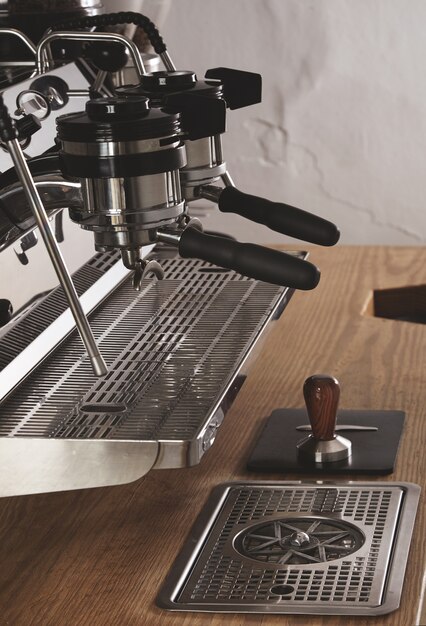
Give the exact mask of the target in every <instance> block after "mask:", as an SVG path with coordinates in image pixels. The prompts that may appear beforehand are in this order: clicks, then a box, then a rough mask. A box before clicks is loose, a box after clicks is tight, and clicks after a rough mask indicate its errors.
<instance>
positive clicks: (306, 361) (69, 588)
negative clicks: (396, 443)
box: [0, 247, 426, 626]
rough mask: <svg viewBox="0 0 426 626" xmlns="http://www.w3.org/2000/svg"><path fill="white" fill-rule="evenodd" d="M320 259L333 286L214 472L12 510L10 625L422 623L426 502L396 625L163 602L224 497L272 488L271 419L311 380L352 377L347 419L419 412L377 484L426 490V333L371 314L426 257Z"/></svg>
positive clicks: (1, 577) (1, 549)
mask: <svg viewBox="0 0 426 626" xmlns="http://www.w3.org/2000/svg"><path fill="white" fill-rule="evenodd" d="M311 260H312V261H313V262H314V263H318V265H319V266H320V267H321V270H322V279H321V282H320V284H319V287H318V288H317V289H316V290H315V291H314V292H309V293H308V292H306V293H305V292H303V293H302V292H299V293H296V294H295V296H294V299H293V301H292V302H291V303H290V305H289V307H288V308H287V309H286V310H285V312H284V314H283V316H282V317H281V319H280V320H279V321H278V322H277V323H276V324H275V326H274V327H273V329H272V330H271V332H270V334H269V336H268V337H267V339H266V341H265V343H264V345H263V349H262V351H261V352H260V354H259V355H258V358H257V360H256V361H255V362H254V363H253V364H252V365H251V368H250V370H249V377H248V379H247V381H246V383H245V385H244V387H243V389H242V390H241V392H240V394H239V396H238V397H237V399H236V401H235V403H234V405H233V407H232V409H231V410H230V412H229V413H228V415H227V417H226V419H225V421H224V424H223V426H222V428H221V430H220V432H219V434H218V437H217V440H216V443H215V445H214V446H213V448H212V449H211V450H210V451H209V453H208V454H206V455H205V457H204V458H203V459H202V461H201V463H200V465H198V466H196V467H193V468H190V469H184V470H167V471H166V470H163V471H151V472H150V473H149V474H148V475H147V476H145V477H144V478H143V479H141V480H139V481H137V482H136V483H132V484H129V485H124V486H119V487H110V488H102V489H93V490H85V491H76V492H68V493H57V494H47V495H39V496H28V497H20V498H8V499H3V500H0V563H1V566H0V624H1V625H2V626H3V624H5V625H6V624H7V625H13V626H31V625H34V626H39V625H40V626H66V625H73V626H79V625H81V626H86V625H87V626H89V625H90V626H109V625H115V624H117V625H120V626H122V625H126V626H133V625H135V626H136V625H138V626H139V625H141V624H142V625H143V624H149V625H150V626H159V625H161V626H207V625H209V626H219V625H225V624H226V625H227V626H240V625H241V626H242V625H245V624H259V625H268V626H269V625H271V626H274V625H275V624H276V625H277V626H278V625H280V626H302V625H304V624H306V623H309V624H310V625H312V626H340V625H341V624H342V623H343V622H344V623H345V626H361V625H364V624H368V625H370V624H372V625H375V626H413V625H414V624H415V623H416V614H417V611H418V607H419V603H420V596H421V583H422V577H423V570H424V563H425V550H426V542H425V541H424V535H425V516H424V507H423V506H422V505H421V506H420V510H419V513H418V516H417V520H416V526H415V532H414V537H413V542H412V546H411V551H410V556H409V561H408V571H407V574H406V578H405V584H404V591H403V594H402V602H401V607H400V609H399V610H398V611H396V612H395V613H392V614H390V615H388V616H381V617H378V618H366V617H364V618H363V617H361V618H356V617H346V616H345V617H338V616H336V617H331V616H323V617H311V616H309V617H306V616H291V615H289V616H267V615H264V616H262V615H255V616H253V615H251V616H250V615H219V614H200V613H198V614H197V613H168V612H165V611H162V610H160V609H158V608H157V607H156V606H155V597H156V594H157V592H158V590H159V589H160V586H161V585H162V582H163V580H164V577H165V575H166V573H167V572H168V571H169V568H170V567H171V565H172V563H173V560H174V558H175V556H176V555H177V553H178V552H179V550H180V548H181V546H182V544H183V542H184V540H185V537H186V535H187V533H188V532H189V529H190V527H191V526H192V524H193V522H194V520H195V518H196V516H197V514H198V513H199V511H200V510H201V508H202V507H203V505H204V503H205V501H206V499H207V497H208V495H209V492H210V489H211V488H212V487H213V486H215V485H216V484H218V483H220V482H223V481H228V480H233V479H238V480H241V479H248V480H253V479H259V480H264V479H265V475H256V474H253V473H249V472H247V470H246V469H245V464H246V460H247V458H248V456H249V454H250V451H251V449H252V447H253V445H254V442H255V440H256V438H257V437H258V435H259V432H260V431H261V428H262V424H263V421H264V418H266V417H267V416H268V415H269V414H270V413H271V412H272V410H273V409H276V408H278V407H283V408H285V407H297V406H303V396H302V385H303V381H304V380H305V379H306V378H307V377H308V376H309V375H311V374H313V373H315V372H318V371H320V372H321V371H325V372H328V373H330V374H332V375H333V376H336V378H337V379H338V380H339V381H340V383H341V400H340V406H341V408H343V409H344V408H353V409H354V408H361V409H367V408H368V409H401V410H403V411H405V412H406V427H405V432H404V435H403V440H402V444H401V448H400V452H399V456H398V460H397V465H396V470H395V473H394V474H393V475H391V476H389V477H386V478H385V479H384V478H383V477H378V478H374V477H372V478H371V480H379V481H382V480H389V481H394V480H397V481H400V480H403V481H411V482H415V483H418V484H421V485H422V486H423V487H424V476H425V469H426V468H425V464H426V461H425V459H426V455H425V453H424V446H425V437H424V435H425V423H426V397H425V394H426V392H425V389H426V384H425V383H426V380H425V378H426V326H425V325H420V324H411V323H408V322H396V321H393V320H387V319H381V318H374V317H371V316H365V315H362V314H361V311H362V310H363V309H364V305H365V302H366V301H367V299H368V297H369V294H371V292H372V290H373V289H385V288H391V287H394V286H403V285H405V284H410V285H415V284H420V283H422V282H423V283H424V282H426V250H425V249H423V250H421V249H419V248H393V247H383V248H364V247H352V248H344V247H340V248H336V249H331V250H330V249H327V250H322V249H317V248H315V249H313V250H312V254H311ZM267 478H268V479H270V480H275V479H278V480H279V479H290V480H294V479H295V478H298V477H297V476H293V475H292V476H282V475H273V474H271V475H268V477H267ZM300 478H302V479H304V480H305V479H308V480H309V478H310V477H309V476H306V475H305V476H303V477H300ZM312 478H315V476H314V475H312ZM359 478H360V479H361V480H365V477H362V476H360V477H359ZM356 479H357V477H356V476H355V477H351V480H356Z"/></svg>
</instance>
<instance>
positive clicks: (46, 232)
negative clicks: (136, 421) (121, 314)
mask: <svg viewBox="0 0 426 626" xmlns="http://www.w3.org/2000/svg"><path fill="white" fill-rule="evenodd" d="M0 140H1V141H2V142H3V143H4V145H5V147H6V148H7V150H8V152H9V154H10V156H11V158H12V161H13V164H14V166H15V170H16V173H17V176H18V178H19V180H20V183H21V185H22V188H23V189H24V192H25V195H26V198H27V201H28V204H29V205H30V207H31V210H32V212H33V214H34V217H35V220H36V222H37V226H38V228H39V230H40V233H41V236H42V237H43V241H44V243H45V246H46V248H47V252H48V253H49V256H50V259H51V261H52V264H53V266H54V268H55V271H56V274H57V276H58V278H59V281H60V283H61V285H62V288H63V290H64V293H65V296H66V298H67V300H68V304H69V307H70V309H71V312H72V314H73V316H74V320H75V323H76V326H77V328H78V331H79V333H80V336H81V339H82V341H83V343H84V346H85V348H86V350H87V353H88V355H89V359H90V362H91V365H92V368H93V372H94V374H95V375H96V376H103V375H105V374H106V373H107V372H108V369H107V366H106V364H105V361H104V360H103V358H102V355H101V353H100V352H99V350H98V347H97V345H96V341H95V338H94V336H93V333H92V330H91V328H90V326H89V322H88V320H87V317H86V315H85V313H84V311H83V308H82V306H81V302H80V300H79V298H78V294H77V292H76V290H75V287H74V284H73V282H72V280H71V276H70V274H69V272H68V269H67V266H66V265H65V261H64V259H63V257H62V254H61V251H60V249H59V247H58V245H57V243H56V240H55V237H54V235H53V232H52V229H51V228H50V224H49V218H48V217H47V214H46V211H45V208H44V206H43V203H42V201H41V198H40V195H39V193H38V190H37V187H36V185H35V183H34V180H33V177H32V175H31V173H30V170H29V168H28V164H27V162H26V159H25V156H24V154H23V152H22V148H21V145H20V143H19V140H18V131H17V128H16V125H15V122H14V120H13V119H12V118H11V117H10V115H9V112H8V109H7V107H6V105H5V104H4V101H3V97H2V95H1V94H0Z"/></svg>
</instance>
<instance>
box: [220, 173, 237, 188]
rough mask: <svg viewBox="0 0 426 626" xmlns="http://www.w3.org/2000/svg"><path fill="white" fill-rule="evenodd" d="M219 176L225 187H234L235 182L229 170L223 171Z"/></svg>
mask: <svg viewBox="0 0 426 626" xmlns="http://www.w3.org/2000/svg"><path fill="white" fill-rule="evenodd" d="M221 178H222V181H223V184H224V185H225V187H235V183H234V181H233V180H232V178H231V176H230V174H229V172H225V173H224V174H222V175H221Z"/></svg>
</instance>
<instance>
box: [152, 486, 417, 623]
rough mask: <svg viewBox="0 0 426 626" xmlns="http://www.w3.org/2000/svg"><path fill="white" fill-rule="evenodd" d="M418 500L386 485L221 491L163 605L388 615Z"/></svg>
mask: <svg viewBox="0 0 426 626" xmlns="http://www.w3.org/2000/svg"><path fill="white" fill-rule="evenodd" d="M418 492H419V489H418V488H417V487H416V486H414V485H406V484H401V485H399V484H398V485H393V484H391V483H386V484H377V483H365V484H360V485H357V484H356V483H347V484H346V483H342V484H341V485H335V486H334V485H333V486H331V485H330V486H326V485H321V486H319V485H317V484H308V485H302V484H296V483H285V484H276V485H271V484H269V485H268V484H261V483H250V484H247V485H241V484H230V485H224V486H221V487H219V488H217V489H216V490H215V492H214V494H213V496H212V498H211V500H210V501H209V503H208V505H207V507H206V509H205V512H204V513H203V514H202V515H201V517H200V519H199V520H198V522H197V524H196V526H195V528H194V530H193V533H192V535H191V537H190V540H189V542H188V544H187V547H186V548H184V550H183V552H182V554H181V556H180V558H179V559H178V561H177V563H176V565H175V568H174V570H172V572H171V574H170V576H169V578H168V580H167V582H166V585H165V587H164V589H163V591H162V592H161V594H160V596H159V604H160V606H162V607H164V608H169V609H180V610H200V611H203V610H208V611H213V610H214V611H232V612H276V613H327V614H332V613H351V614H357V613H359V614H379V613H385V612H388V611H391V610H393V609H394V608H396V607H397V606H398V604H399V596H400V593H401V587H402V580H403V574H404V569H405V562H406V559H407V553H408V545H409V540H410V537H411V530H412V525H413V522H414V515H415V509H416V506H417V500H418ZM399 528H403V529H404V531H403V532H404V539H403V540H402V544H403V545H402V544H399V545H398V541H399ZM194 545H195V546H196V547H195V549H194ZM396 555H397V557H398V558H397V559H396V558H395V557H396ZM395 563H396V567H397V568H398V569H397V570H396V569H395V568H394V564H395ZM392 568H394V569H393V570H392ZM184 572H186V573H185V574H184Z"/></svg>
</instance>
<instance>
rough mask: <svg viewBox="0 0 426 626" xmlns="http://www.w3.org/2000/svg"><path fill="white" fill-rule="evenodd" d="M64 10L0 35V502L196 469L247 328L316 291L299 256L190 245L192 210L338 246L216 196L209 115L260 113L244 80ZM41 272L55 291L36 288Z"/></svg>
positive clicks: (314, 223)
mask: <svg viewBox="0 0 426 626" xmlns="http://www.w3.org/2000/svg"><path fill="white" fill-rule="evenodd" d="M29 4H31V3H29ZM36 4H37V3H36ZM62 4H63V3H62ZM68 4H69V3H68ZM77 4H79V3H77ZM53 5H55V3H52V6H53ZM55 6H59V7H61V2H57V3H56V5H55ZM78 9H79V10H78V11H75V12H74V13H72V11H71V10H70V11H69V12H68V13H64V11H63V10H62V13H61V12H60V11H59V12H58V14H55V12H54V11H50V13H48V14H47V15H48V16H45V23H42V24H41V25H40V23H39V22H37V24H36V26H37V27H38V28H39V31H40V32H38V33H34V32H32V31H31V28H34V29H35V26H34V20H32V19H31V15H30V14H29V13H28V12H27V13H25V12H24V13H22V14H19V12H18V13H17V14H16V15H15V17H16V18H17V17H19V18H20V20H21V21H19V20H18V21H15V22H12V23H13V24H14V26H13V27H12V26H10V23H11V21H10V20H9V21H8V19H7V18H8V16H7V15H6V16H3V21H1V24H2V25H3V27H2V28H1V30H0V49H1V50H2V61H1V64H0V79H1V106H0V140H1V148H2V151H1V153H0V170H1V174H0V276H1V283H0V284H1V291H0V495H1V496H10V495H20V494H29V493H39V492H47V491H58V490H67V489H78V488H85V487H95V486H101V485H111V484H120V483H124V482H129V481H131V480H135V479H137V478H139V477H140V476H142V475H143V474H145V473H146V472H148V471H149V470H150V469H151V468H154V469H161V468H178V467H184V466H190V465H194V464H196V463H197V462H199V460H200V458H201V457H202V455H203V454H204V453H205V452H206V451H207V450H208V449H209V448H210V447H211V445H212V444H213V442H214V439H215V435H216V432H217V429H218V428H219V426H220V424H221V421H222V419H223V417H224V414H225V412H226V410H227V408H228V407H229V405H230V403H231V402H232V400H233V398H234V397H235V395H236V393H237V392H238V390H239V388H240V387H241V385H242V383H243V382H244V378H245V374H244V371H245V370H244V367H245V364H246V362H247V359H248V357H249V355H250V352H251V351H252V349H253V347H254V345H255V344H256V343H257V341H258V339H259V337H260V335H261V334H262V332H263V331H264V329H265V327H266V326H267V324H268V323H269V322H270V321H271V320H274V319H275V318H277V317H278V316H279V315H280V313H281V312H282V310H283V309H284V307H285V305H286V304H287V302H288V300H289V298H290V297H291V295H292V293H293V291H294V290H295V289H305V290H309V289H313V288H314V287H315V286H316V285H317V283H318V280H319V271H318V269H317V268H316V267H315V265H313V264H312V263H310V262H308V261H307V260H306V255H305V254H304V253H302V252H301V253H284V252H279V251H277V250H272V249H269V248H266V247H262V246H258V245H253V244H245V243H244V244H243V243H239V242H237V241H235V240H233V239H232V238H231V237H228V236H226V234H210V233H206V232H203V226H202V223H201V222H200V221H199V220H198V219H195V218H193V217H192V216H191V205H192V203H193V202H196V201H199V200H200V199H204V200H208V201H211V202H213V203H214V204H216V205H217V206H218V208H219V210H220V211H222V212H233V213H238V214H239V215H241V216H243V217H245V218H247V219H249V220H252V221H253V222H257V223H260V224H265V225H267V226H269V227H270V228H271V229H273V230H275V231H278V232H281V233H283V234H286V235H290V236H292V237H295V238H298V239H301V240H304V241H308V242H312V243H316V244H321V245H325V246H330V245H334V244H335V243H336V242H337V240H338V238H339V232H338V230H337V228H336V227H335V226H334V225H333V224H331V223H330V222H328V221H326V220H324V219H322V218H320V217H317V216H314V215H312V214H310V213H307V212H305V211H302V210H300V209H296V208H294V207H291V206H288V205H285V204H281V203H274V202H271V201H268V200H265V199H263V198H258V197H255V196H250V195H248V194H246V193H244V192H242V191H239V190H238V189H237V188H236V187H235V186H234V183H233V180H232V178H231V175H230V173H229V171H228V168H227V164H226V161H225V159H224V155H223V150H222V142H221V138H222V135H223V133H224V132H225V118H226V113H227V109H230V110H234V109H239V108H241V107H246V106H251V105H254V104H256V103H258V102H260V101H261V77H260V76H259V75H257V74H253V73H250V72H243V71H238V70H234V69H229V68H223V67H217V68H213V69H209V70H208V71H206V73H205V76H204V77H203V78H201V79H200V78H199V77H197V76H196V75H195V73H194V72H192V71H189V70H184V71H183V70H180V69H177V68H176V66H175V64H174V61H173V60H172V58H171V56H170V54H169V52H168V50H167V48H166V45H165V43H164V41H163V40H162V38H161V36H160V34H159V32H158V30H157V28H156V27H155V25H154V24H153V23H152V22H151V21H150V20H149V19H148V18H147V17H145V16H143V15H141V14H138V13H132V12H120V13H113V14H104V13H103V12H102V9H101V8H100V7H99V5H98V4H97V3H90V2H88V3H85V4H84V6H83V5H80V4H79V7H78ZM46 20H49V23H46ZM16 24H18V25H20V28H17V27H16ZM123 24H124V25H126V24H133V25H134V26H136V27H137V29H140V30H141V31H143V33H144V35H145V38H146V39H148V40H149V41H150V43H151V45H152V47H153V49H154V51H155V54H143V53H142V52H141V50H140V49H139V47H138V46H137V45H136V43H135V41H134V40H132V39H129V38H128V37H127V36H126V35H124V34H123V33H122V32H121V31H120V28H119V27H120V25H123ZM111 31H112V32H111ZM87 231H88V232H87ZM88 242H89V243H90V245H88ZM40 249H42V251H43V254H44V249H46V250H47V252H48V256H47V255H46V254H45V256H44V257H43V258H44V261H43V263H44V265H43V264H42V265H40V264H39V263H36V262H35V261H34V260H33V259H34V258H35V256H34V255H35V254H36V251H37V250H38V251H40ZM66 254H68V256H69V257H70V258H71V261H70V260H69V259H68V260H66V259H65V258H64V255H65V256H66ZM50 264H52V266H53V267H54V270H55V276H57V279H56V284H53V285H50V286H49V288H40V287H39V284H40V279H42V278H43V277H44V274H47V273H48V272H50ZM71 267H72V269H70V268H71ZM22 285H25V287H26V289H27V290H28V288H29V287H32V288H33V291H34V293H31V294H30V295H26V297H25V301H22V298H21V300H19V298H18V299H17V296H16V294H17V293H18V294H19V293H21V292H22V288H21V286H22ZM26 293H27V292H26Z"/></svg>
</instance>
